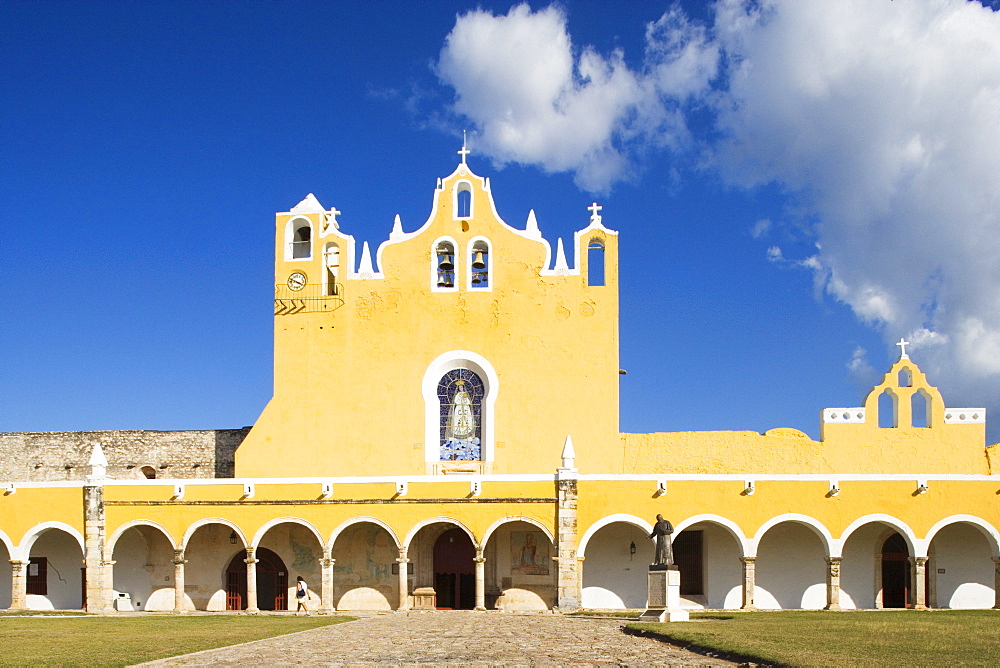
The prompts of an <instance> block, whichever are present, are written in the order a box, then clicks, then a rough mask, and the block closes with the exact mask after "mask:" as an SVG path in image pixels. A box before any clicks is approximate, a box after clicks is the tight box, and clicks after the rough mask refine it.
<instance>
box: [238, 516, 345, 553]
mask: <svg viewBox="0 0 1000 668" xmlns="http://www.w3.org/2000/svg"><path fill="white" fill-rule="evenodd" d="M279 524H298V525H300V526H302V527H305V528H306V530H308V531H309V532H310V533H311V534H312V535H313V536H314V537H315V538H316V542H317V543H319V545H320V547H324V546H325V545H326V543H325V541H324V540H323V536H322V535H321V534H320V532H319V530H318V529H317V528H316V527H315V526H313V524H312V523H311V522H308V521H306V520H304V519H301V518H298V517H276V518H274V519H271V520H268V521H267V522H265V523H264V524H263V525H262V526H261V527H260V528H259V529H257V533H255V534H254V536H253V539H252V540H251V542H250V546H252V547H257V546H258V545H260V539H261V538H263V537H264V534H266V533H267V532H268V531H270V530H271V529H273V528H274V527H276V526H278V525H279Z"/></svg>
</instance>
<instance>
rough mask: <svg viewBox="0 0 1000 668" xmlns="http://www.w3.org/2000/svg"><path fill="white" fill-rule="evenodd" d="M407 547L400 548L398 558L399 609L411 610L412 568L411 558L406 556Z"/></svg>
mask: <svg viewBox="0 0 1000 668" xmlns="http://www.w3.org/2000/svg"><path fill="white" fill-rule="evenodd" d="M406 552H407V548H405V547H401V548H399V559H396V563H397V564H399V606H397V608H396V609H397V610H409V609H410V582H409V577H408V576H409V573H410V569H409V566H408V564H409V563H410V560H409V559H407V558H406Z"/></svg>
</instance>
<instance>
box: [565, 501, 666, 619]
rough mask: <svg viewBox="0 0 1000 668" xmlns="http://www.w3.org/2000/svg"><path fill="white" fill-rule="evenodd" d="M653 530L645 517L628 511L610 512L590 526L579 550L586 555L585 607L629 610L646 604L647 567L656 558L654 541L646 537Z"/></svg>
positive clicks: (582, 582)
mask: <svg viewBox="0 0 1000 668" xmlns="http://www.w3.org/2000/svg"><path fill="white" fill-rule="evenodd" d="M652 530H653V527H652V525H651V524H650V523H649V522H647V521H646V520H643V519H641V518H639V517H636V516H634V515H629V514H626V513H616V514H614V515H608V516H606V517H603V518H601V519H600V520H598V521H596V522H594V523H593V524H592V525H591V526H590V527H588V528H587V531H586V532H585V533H584V535H583V537H582V538H581V540H580V547H579V549H578V551H577V554H578V555H579V556H580V557H581V558H583V564H582V565H581V568H582V572H581V585H582V590H581V604H582V605H583V607H585V608H604V609H628V608H641V607H644V606H645V605H646V594H647V591H646V588H647V583H646V568H647V565H648V564H650V563H652V560H653V544H652V542H651V541H649V540H648V539H647V538H648V536H649V534H650V532H651V531H652ZM632 546H635V552H632ZM587 553H589V556H585V555H587Z"/></svg>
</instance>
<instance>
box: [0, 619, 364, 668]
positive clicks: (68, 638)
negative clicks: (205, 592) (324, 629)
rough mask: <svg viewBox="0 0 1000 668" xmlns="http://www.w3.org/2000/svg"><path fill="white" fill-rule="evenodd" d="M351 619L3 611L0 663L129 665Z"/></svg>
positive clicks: (6, 664) (21, 664)
mask: <svg viewBox="0 0 1000 668" xmlns="http://www.w3.org/2000/svg"><path fill="white" fill-rule="evenodd" d="M34 614H35V615H37V613H34ZM350 619H351V618H350V617H330V616H316V615H314V616H312V617H292V616H289V615H280V616H279V615H259V616H258V615H254V616H249V615H192V616H190V617H186V616H177V617H175V616H171V615H156V616H148V617H147V616H142V617H139V616H136V617H95V616H62V615H55V614H48V615H44V616H33V615H32V616H29V615H27V614H21V615H11V614H2V615H0V665H3V666H37V665H46V666H52V665H62V666H80V665H86V666H94V665H98V666H127V665H130V664H133V663H140V662H142V661H152V660H153V659H162V658H164V657H168V656H176V655H178V654H187V653H188V652H197V651H199V650H203V649H212V648H215V647H225V646H226V645H234V644H236V643H241V642H247V641H250V640H260V639H262V638H271V637H274V636H279V635H282V634H285V633H294V632H295V631H304V630H306V629H312V628H316V627H318V626H326V625H327V624H336V623H339V622H345V621H348V620H350Z"/></svg>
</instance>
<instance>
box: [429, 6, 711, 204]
mask: <svg viewBox="0 0 1000 668" xmlns="http://www.w3.org/2000/svg"><path fill="white" fill-rule="evenodd" d="M647 59H648V61H649V63H650V64H651V66H650V68H649V71H645V72H642V73H638V72H634V71H632V70H630V69H629V68H628V66H627V65H626V64H625V61H624V58H623V54H622V53H621V52H614V53H611V54H610V55H607V56H603V55H601V54H599V53H597V52H596V51H595V50H594V49H592V48H590V47H584V48H583V49H582V50H580V51H579V53H578V55H577V54H575V53H574V47H573V44H572V40H571V39H570V36H569V34H568V33H567V31H566V16H565V14H564V13H563V11H562V10H561V9H559V8H558V7H554V6H553V7H548V8H546V9H542V10H540V11H537V12H533V11H531V9H530V8H529V7H528V6H527V5H523V4H522V5H518V6H516V7H513V8H512V9H511V10H510V11H509V12H508V13H507V14H506V15H503V16H496V15H494V14H492V13H491V12H488V11H485V10H481V9H477V10H473V11H470V12H467V13H465V14H462V15H460V16H459V17H458V19H457V20H456V22H455V27H454V28H453V29H452V31H451V33H449V35H448V37H447V40H446V42H445V45H444V48H443V49H442V50H441V55H440V59H439V60H438V63H437V73H438V76H439V77H440V78H441V80H442V81H443V82H444V83H446V84H447V85H449V86H451V87H452V88H453V89H454V90H455V103H454V106H453V111H454V112H456V113H457V114H460V115H462V116H464V117H466V118H468V119H470V120H471V121H472V122H473V123H474V124H475V126H476V149H477V150H478V151H481V152H483V153H484V154H486V155H489V156H490V157H492V158H493V159H494V160H496V161H497V162H499V163H505V162H520V163H530V164H534V165H538V166H540V167H542V168H543V169H545V170H548V171H552V172H561V171H571V172H573V173H574V176H575V179H576V182H577V184H578V185H579V186H580V187H582V188H584V189H586V190H590V191H592V192H604V191H607V190H608V189H609V188H610V187H611V185H612V184H613V183H614V182H616V181H618V180H621V179H624V178H627V174H628V169H629V167H630V165H631V164H632V160H631V155H632V153H633V151H635V150H640V147H642V146H646V145H650V144H652V145H655V146H668V147H673V146H677V145H680V144H683V143H684V142H685V141H686V137H687V129H686V125H685V121H684V116H683V113H682V112H681V111H680V110H679V109H678V108H677V105H676V104H666V103H665V100H666V99H667V98H666V97H665V96H670V98H671V99H681V98H685V97H688V96H693V95H697V94H701V93H703V92H704V91H705V90H707V86H708V78H710V77H711V76H714V73H715V68H716V62H717V54H716V49H715V47H714V46H712V45H711V44H709V43H708V38H707V36H706V33H705V30H704V28H700V27H698V26H694V25H691V24H690V23H689V22H688V21H687V19H686V17H685V16H684V14H683V13H682V12H680V10H672V11H670V12H667V13H666V14H664V16H663V17H662V18H661V19H660V20H659V21H657V22H655V23H653V24H651V25H650V26H648V28H647Z"/></svg>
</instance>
